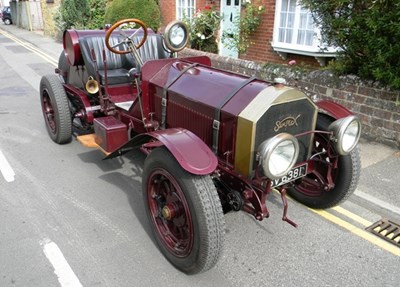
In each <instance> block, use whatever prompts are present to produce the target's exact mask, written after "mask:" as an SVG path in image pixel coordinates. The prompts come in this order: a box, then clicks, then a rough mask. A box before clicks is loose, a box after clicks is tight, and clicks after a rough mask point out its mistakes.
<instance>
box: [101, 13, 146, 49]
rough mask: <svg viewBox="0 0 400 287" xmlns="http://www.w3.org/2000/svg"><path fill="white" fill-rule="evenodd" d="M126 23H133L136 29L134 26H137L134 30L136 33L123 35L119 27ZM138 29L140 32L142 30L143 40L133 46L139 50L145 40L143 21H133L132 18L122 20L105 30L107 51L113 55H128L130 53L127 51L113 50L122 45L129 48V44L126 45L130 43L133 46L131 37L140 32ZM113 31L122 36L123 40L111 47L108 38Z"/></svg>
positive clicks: (122, 30) (123, 32)
mask: <svg viewBox="0 0 400 287" xmlns="http://www.w3.org/2000/svg"><path fill="white" fill-rule="evenodd" d="M128 23H130V24H132V23H135V27H136V25H138V26H139V28H138V29H136V31H135V32H133V33H132V34H131V35H130V36H129V35H127V34H126V33H125V31H124V29H121V26H122V25H123V24H128ZM140 28H142V30H143V38H142V40H141V41H140V43H139V44H137V45H135V48H136V49H139V48H140V47H141V46H142V45H143V44H144V42H145V41H146V39H147V27H146V25H145V24H144V23H143V21H140V20H138V19H134V18H130V19H124V20H120V21H118V22H117V23H115V24H114V25H112V26H111V27H110V29H108V30H107V33H106V39H105V42H106V46H107V49H109V50H110V51H111V52H113V53H115V54H128V53H130V52H131V51H130V50H129V49H128V50H117V49H115V48H116V47H118V46H120V45H122V44H125V45H127V46H128V47H129V44H128V43H129V42H131V43H132V44H133V42H132V40H133V37H134V36H135V35H136V34H137V32H138V31H139V30H140ZM114 30H118V31H119V34H120V35H122V36H123V37H124V38H125V39H123V40H122V41H121V42H118V43H117V44H113V45H111V44H110V36H111V34H112V33H113V32H114Z"/></svg>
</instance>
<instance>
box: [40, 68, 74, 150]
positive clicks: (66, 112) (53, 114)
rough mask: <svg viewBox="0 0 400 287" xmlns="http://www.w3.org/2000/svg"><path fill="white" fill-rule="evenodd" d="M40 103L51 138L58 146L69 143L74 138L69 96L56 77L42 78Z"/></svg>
mask: <svg viewBox="0 0 400 287" xmlns="http://www.w3.org/2000/svg"><path fill="white" fill-rule="evenodd" d="M40 101H41V104H42V111H43V117H44V120H45V123H46V128H47V132H48V133H49V136H50V138H51V139H52V140H53V141H54V142H56V143H58V144H64V143H67V142H69V141H70V140H71V136H72V122H71V112H70V109H69V104H68V98H67V94H66V93H65V90H64V87H63V85H62V84H61V82H60V79H59V78H58V77H57V76H56V75H47V76H43V77H42V80H41V81H40Z"/></svg>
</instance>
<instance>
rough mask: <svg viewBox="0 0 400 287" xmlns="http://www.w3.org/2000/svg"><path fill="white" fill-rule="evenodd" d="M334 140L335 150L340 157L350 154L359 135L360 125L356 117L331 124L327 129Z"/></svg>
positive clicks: (349, 117)
mask: <svg viewBox="0 0 400 287" xmlns="http://www.w3.org/2000/svg"><path fill="white" fill-rule="evenodd" d="M328 130H329V131H331V132H333V136H334V138H335V139H336V144H335V149H336V151H337V152H338V153H339V154H340V155H347V154H348V153H350V152H351V151H352V150H353V149H354V148H355V146H356V145H357V143H358V140H359V139H360V135H361V123H360V120H359V119H358V118H357V117H356V116H353V115H352V116H348V117H345V118H341V119H338V120H336V121H334V122H333V123H331V124H330V125H329V128H328Z"/></svg>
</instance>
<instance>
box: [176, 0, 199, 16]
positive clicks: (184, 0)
mask: <svg viewBox="0 0 400 287" xmlns="http://www.w3.org/2000/svg"><path fill="white" fill-rule="evenodd" d="M175 4H176V5H175V6H176V17H175V18H176V19H177V20H183V18H186V19H189V20H192V18H193V15H194V13H195V11H196V0H176V2H175Z"/></svg>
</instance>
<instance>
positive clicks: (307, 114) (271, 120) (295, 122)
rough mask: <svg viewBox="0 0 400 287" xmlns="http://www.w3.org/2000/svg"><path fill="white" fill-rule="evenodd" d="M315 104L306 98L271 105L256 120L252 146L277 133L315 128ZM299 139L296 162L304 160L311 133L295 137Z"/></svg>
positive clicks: (307, 152) (307, 151)
mask: <svg viewBox="0 0 400 287" xmlns="http://www.w3.org/2000/svg"><path fill="white" fill-rule="evenodd" d="M315 112H316V110H315V106H314V105H313V104H312V103H311V102H310V101H309V100H308V99H306V98H302V99H299V100H294V101H290V102H284V103H280V104H276V105H272V106H271V107H270V108H269V109H268V110H267V111H266V112H265V113H264V115H263V116H262V117H261V118H260V119H259V120H258V122H257V125H256V136H255V145H254V148H255V149H256V150H257V148H258V146H259V145H260V144H261V143H262V142H263V141H265V140H266V139H268V138H270V137H273V136H275V135H277V134H279V133H283V132H285V133H289V134H292V135H296V134H300V133H302V132H306V131H311V130H314V129H315V117H316V113H315ZM297 139H298V141H299V148H300V151H299V157H298V160H297V162H302V161H305V160H306V159H307V158H308V156H309V153H310V148H311V144H312V140H313V135H312V134H308V135H304V136H301V137H298V138H297Z"/></svg>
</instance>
